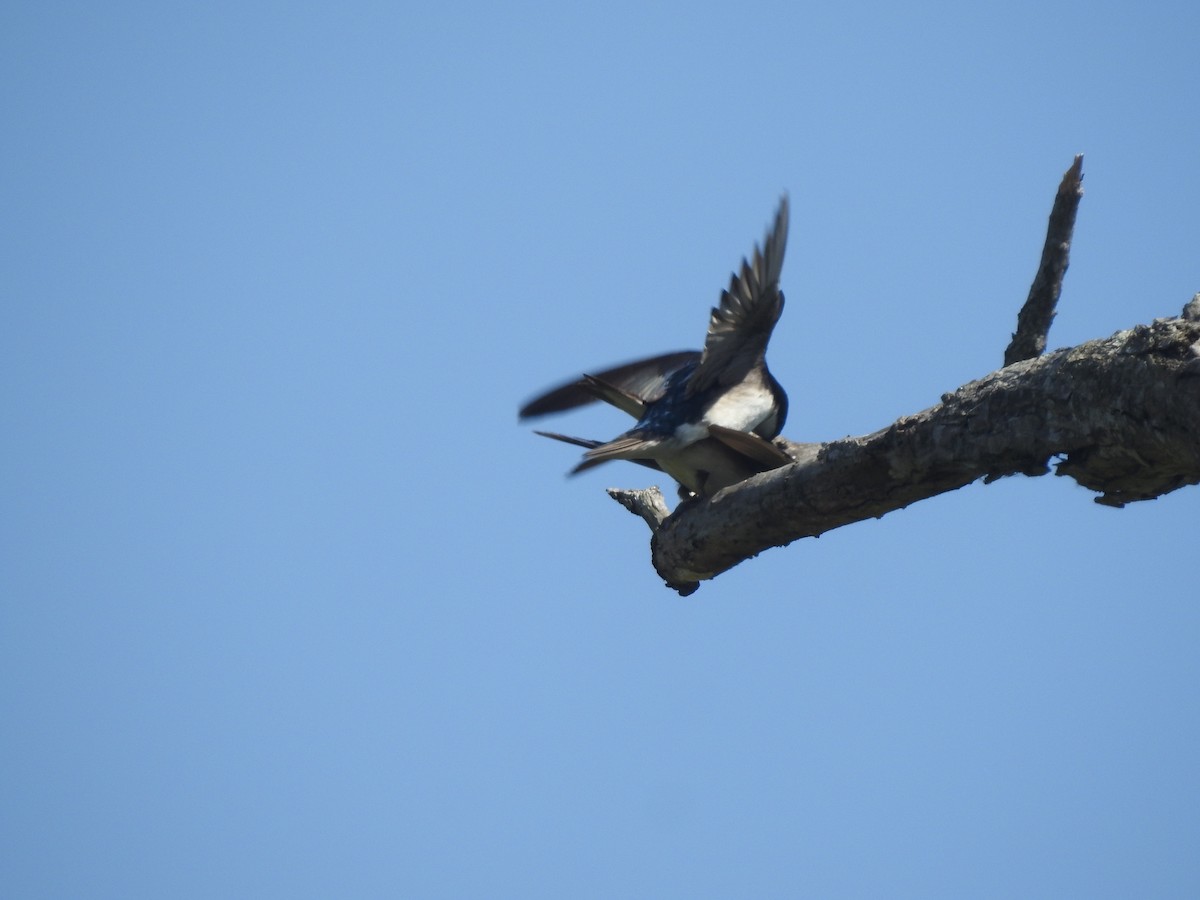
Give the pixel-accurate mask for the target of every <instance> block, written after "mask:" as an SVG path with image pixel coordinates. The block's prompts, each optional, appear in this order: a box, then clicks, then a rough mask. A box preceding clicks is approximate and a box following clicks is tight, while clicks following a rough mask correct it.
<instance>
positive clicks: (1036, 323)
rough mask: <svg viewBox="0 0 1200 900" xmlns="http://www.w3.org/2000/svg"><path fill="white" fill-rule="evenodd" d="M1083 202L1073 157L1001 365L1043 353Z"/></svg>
mask: <svg viewBox="0 0 1200 900" xmlns="http://www.w3.org/2000/svg"><path fill="white" fill-rule="evenodd" d="M1082 198H1083V154H1082V153H1080V154H1079V155H1078V156H1076V157H1075V162H1073V163H1071V168H1069V169H1067V171H1066V173H1065V174H1064V175H1063V177H1062V182H1061V183H1060V184H1059V185H1058V193H1057V194H1055V196H1054V206H1053V207H1051V209H1050V222H1049V224H1048V225H1047V227H1046V243H1045V244H1044V245H1043V246H1042V261H1041V263H1039V265H1038V270H1037V274H1036V275H1035V276H1034V278H1033V284H1032V285H1031V286H1030V288H1029V296H1028V297H1027V298H1026V300H1025V305H1024V306H1022V307H1021V312H1020V313H1018V314H1017V331H1016V333H1015V334H1014V335H1013V336H1012V341H1011V343H1009V345H1008V349H1007V350H1005V351H1004V364H1005V365H1006V366H1011V365H1012V364H1013V363H1015V362H1020V361H1021V360H1023V359H1033V358H1034V357H1035V356H1041V355H1042V354H1043V353H1045V352H1046V336H1047V335H1048V334H1049V333H1050V324H1051V323H1052V322H1053V321H1054V308H1055V307H1056V306H1057V305H1058V297H1059V295H1060V294H1061V293H1062V283H1063V276H1064V275H1066V274H1067V266H1068V265H1069V264H1070V261H1071V236H1072V234H1074V232H1075V214H1076V213H1077V212H1078V211H1079V201H1080V200H1081V199H1082Z"/></svg>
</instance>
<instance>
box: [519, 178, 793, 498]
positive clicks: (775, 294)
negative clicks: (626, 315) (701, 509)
mask: <svg viewBox="0 0 1200 900" xmlns="http://www.w3.org/2000/svg"><path fill="white" fill-rule="evenodd" d="M787 230H788V203H787V197H786V196H785V197H784V198H783V199H782V200H781V201H780V204H779V211H778V212H777V213H776V215H775V222H774V225H773V226H772V227H771V229H770V231H769V232H768V233H767V236H766V238H765V240H764V241H763V248H762V250H761V251H760V250H759V248H758V247H755V248H754V257H753V261H752V262H747V261H746V260H744V259H743V260H742V266H741V272H740V274H738V273H735V274H734V275H733V276H732V277H731V278H730V282H729V288H728V289H727V290H725V291H722V293H721V299H720V303H719V304H718V305H717V306H716V307H715V308H714V309H713V310H712V314H711V316H710V318H709V325H708V335H707V337H706V339H705V342H704V350H703V351H695V350H683V351H677V352H674V353H666V354H663V355H661V356H654V357H650V358H649V359H644V360H637V361H635V362H631V363H626V364H624V365H621V366H616V367H614V368H611V369H607V370H604V371H602V372H599V373H597V374H596V375H584V376H583V377H582V378H579V379H576V380H574V381H571V382H568V383H567V384H564V385H560V386H559V387H557V388H554V389H553V390H550V391H548V392H546V393H545V394H542V395H540V396H538V397H535V398H534V399H533V400H531V401H529V402H528V403H526V404H525V405H524V406H523V407H521V410H520V416H521V418H523V419H524V418H529V417H533V416H540V415H545V414H547V413H552V412H561V411H564V410H567V409H572V408H574V407H576V406H581V405H583V404H585V403H589V402H591V401H593V400H603V401H605V402H606V403H609V404H611V405H613V406H615V407H617V408H618V409H620V410H622V411H624V412H626V413H628V414H629V415H631V416H633V417H634V418H635V419H637V424H636V425H634V427H633V428H631V429H630V430H628V431H626V432H624V433H623V434H620V435H618V436H617V437H615V438H613V439H612V440H611V441H607V442H603V443H601V442H597V441H590V440H587V439H584V438H571V437H567V436H565V435H560V434H555V433H548V432H538V433H539V434H543V435H545V436H546V437H551V438H554V439H556V440H562V441H566V442H567V443H572V444H576V445H579V446H583V447H585V448H587V450H586V452H585V453H584V455H583V461H582V462H581V463H580V464H579V465H578V466H576V467H575V468H574V469H573V470H572V473H571V474H575V473H576V472H581V471H583V470H585V469H589V468H591V467H593V466H597V465H599V464H601V463H603V462H608V461H609V460H613V459H627V460H631V461H633V462H639V463H641V464H643V465H649V466H651V467H652V468H658V469H662V470H663V471H665V472H667V473H668V474H669V475H671V476H672V477H673V478H675V480H677V481H678V482H679V483H680V484H681V485H683V486H684V487H685V488H687V489H688V490H690V491H691V492H692V493H694V494H697V495H701V496H707V495H710V494H712V493H715V492H716V491H717V490H720V489H721V488H723V487H726V486H728V485H730V484H734V483H736V482H738V481H742V480H744V479H745V478H748V477H749V476H750V475H753V474H755V473H757V472H762V471H765V470H766V469H770V468H775V467H776V466H779V465H783V464H784V463H786V462H789V461H790V459H789V457H787V456H786V454H784V453H783V452H782V451H781V450H779V449H778V448H777V447H775V445H774V444H771V443H770V441H771V440H772V439H773V438H775V437H776V436H778V434H779V432H780V431H781V430H782V429H783V424H784V421H785V419H786V418H787V394H785V393H784V390H783V388H782V387H781V386H780V384H779V382H778V381H776V380H775V378H774V376H772V375H771V373H770V371H769V370H768V369H767V363H766V351H767V343H768V341H769V340H770V338H771V333H772V331H773V330H774V328H775V323H776V322H778V321H779V316H780V314H781V313H782V312H783V293H782V292H781V291H780V290H779V275H780V270H781V269H782V267H783V254H784V248H785V246H786V244H787Z"/></svg>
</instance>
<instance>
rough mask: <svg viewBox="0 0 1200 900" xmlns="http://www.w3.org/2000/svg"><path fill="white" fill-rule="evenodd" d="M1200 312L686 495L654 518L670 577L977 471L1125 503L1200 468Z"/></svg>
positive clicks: (989, 380) (1172, 485)
mask: <svg viewBox="0 0 1200 900" xmlns="http://www.w3.org/2000/svg"><path fill="white" fill-rule="evenodd" d="M1197 360H1200V321H1197V320H1195V319H1187V318H1178V319H1166V320H1159V321H1156V322H1155V323H1154V324H1152V325H1148V326H1147V325H1139V326H1138V327H1136V328H1134V329H1132V330H1130V331H1123V332H1120V333H1118V334H1116V335H1114V336H1113V337H1111V338H1107V339H1105V340H1098V341H1089V342H1088V343H1086V344H1081V345H1080V346H1078V347H1072V348H1069V349H1065V350H1058V351H1055V352H1054V353H1050V354H1047V355H1045V356H1041V357H1038V358H1037V359H1032V360H1026V361H1024V362H1020V363H1017V364H1015V365H1012V366H1008V367H1006V368H1003V369H1001V370H999V371H997V372H993V373H992V374H990V375H988V376H987V377H985V378H982V379H980V380H979V381H974V382H971V383H970V384H966V385H964V386H963V387H961V388H959V389H958V390H956V391H954V392H953V393H951V394H947V395H945V396H944V397H943V398H942V402H941V403H940V404H938V405H937V406H934V407H932V408H930V409H927V410H925V411H924V412H920V413H917V414H916V415H913V416H906V417H904V418H902V419H900V420H899V421H897V422H895V423H894V424H892V425H890V426H888V427H887V428H884V429H882V430H881V431H877V432H875V433H874V434H869V435H866V436H864V437H858V438H846V439H844V440H840V441H831V442H829V443H827V444H824V445H821V447H820V449H819V451H818V453H817V454H816V458H815V460H813V461H810V462H803V463H796V464H793V465H789V466H784V467H783V468H780V469H775V470H774V471H771V472H764V473H763V474H762V475H757V476H755V477H754V478H751V479H748V480H747V481H744V482H741V483H740V484H736V485H733V486H732V487H729V488H727V489H725V490H724V491H721V492H720V493H718V494H717V495H716V496H714V497H712V498H711V499H710V500H705V501H695V502H692V503H685V504H683V505H681V506H680V507H679V509H678V510H676V512H675V514H674V515H672V516H670V517H669V518H668V519H667V520H666V521H665V522H664V523H663V524H662V526H661V527H660V528H659V529H658V530H657V531H656V532H655V534H654V538H653V540H652V542H651V547H652V555H653V561H654V567H655V568H656V569H657V570H658V573H659V574H660V575H661V576H662V577H663V579H664V580H666V581H667V582H668V583H669V584H674V583H679V582H682V581H702V580H704V579H707V578H712V577H714V576H715V575H717V574H719V573H721V572H723V571H725V570H726V569H729V568H731V567H732V566H735V565H737V564H738V563H739V562H741V561H742V560H745V559H749V558H750V557H752V556H755V555H757V554H758V553H760V552H762V551H763V550H765V549H767V548H769V547H779V546H783V545H785V544H788V543H790V542H792V541H794V540H796V539H797V538H802V537H810V536H816V535H820V534H822V533H824V532H826V531H829V530H831V529H833V528H837V527H839V526H841V525H848V524H850V523H852V522H860V521H862V520H864V519H870V518H879V517H880V516H882V515H884V514H885V513H888V512H891V511H893V510H896V509H902V508H903V507H905V506H908V505H909V504H910V503H915V502H916V501H918V500H924V499H926V498H928V497H933V496H936V495H937V494H941V493H944V492H946V491H952V490H955V489H956V488H960V487H963V486H964V485H967V484H970V483H971V482H972V481H975V480H976V479H978V478H987V479H989V480H994V479H996V478H999V477H1002V476H1004V475H1012V474H1025V475H1040V474H1044V473H1046V472H1047V471H1049V468H1048V464H1049V462H1050V460H1051V459H1052V458H1053V457H1056V456H1060V457H1063V460H1062V461H1061V462H1059V463H1058V466H1057V474H1059V475H1067V476H1070V477H1071V478H1074V479H1075V480H1076V481H1077V482H1078V483H1079V484H1081V485H1083V486H1084V487H1086V488H1090V489H1091V490H1094V491H1099V492H1101V496H1100V497H1098V498H1096V499H1097V502H1100V503H1104V504H1107V505H1110V506H1122V505H1124V504H1125V503H1128V502H1131V501H1134V500H1148V499H1151V498H1153V497H1157V496H1159V495H1161V494H1165V493H1167V492H1169V491H1173V490H1175V489H1177V488H1179V487H1182V486H1184V485H1188V484H1196V483H1197V482H1200V377H1193V376H1194V375H1195V374H1196V373H1195V365H1194V364H1195V362H1196V361H1197Z"/></svg>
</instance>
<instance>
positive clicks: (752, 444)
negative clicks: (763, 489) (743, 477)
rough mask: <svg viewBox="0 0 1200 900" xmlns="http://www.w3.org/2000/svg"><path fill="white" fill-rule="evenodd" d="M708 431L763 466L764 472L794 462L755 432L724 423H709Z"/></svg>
mask: <svg viewBox="0 0 1200 900" xmlns="http://www.w3.org/2000/svg"><path fill="white" fill-rule="evenodd" d="M708 433H709V434H710V435H711V436H712V437H713V438H714V439H715V440H718V441H720V442H721V443H722V444H724V445H725V446H726V447H728V448H729V449H730V450H735V451H737V452H738V453H740V454H742V455H743V456H745V457H747V458H749V459H752V460H754V462H756V463H758V464H759V465H761V466H763V467H764V468H763V471H764V472H765V471H768V470H770V469H778V468H779V467H780V466H786V465H787V464H788V463H790V462H792V458H791V457H790V456H788V455H787V454H786V453H784V452H783V451H782V450H780V449H779V448H778V447H776V446H775V445H774V444H772V443H771V442H770V441H764V440H763V439H762V438H760V437H759V436H758V435H757V434H754V433H753V432H747V431H736V430H734V429H732V428H726V427H725V426H723V425H709V426H708Z"/></svg>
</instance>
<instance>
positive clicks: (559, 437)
mask: <svg viewBox="0 0 1200 900" xmlns="http://www.w3.org/2000/svg"><path fill="white" fill-rule="evenodd" d="M534 434H540V435H541V436H542V437H548V438H550V439H551V440H555V441H562V442H563V443H564V444H574V445H575V446H576V447H583V448H584V449H587V450H593V449H595V448H596V447H599V446H600V445H601V444H602V443H604V442H603V441H593V440H591V439H590V438H581V437H571V436H570V435H569V434H559V433H558V432H557V431H535V432H534ZM602 462H604V460H602V459H601V460H597V461H596V462H594V463H591V464H588V463H580V464H579V467H578V468H576V469H575V471H573V472H572V473H571V474H572V475H574V474H575V472H578V471H580V469H584V468H591V467H592V466H598V465H600V463H602ZM630 462H635V463H637V464H638V465H639V466H645V467H646V468H647V469H654V470H655V471H656V472H661V471H662V469H661V468H660V466H659V465H658V463H656V462H655V461H654V460H652V459H631V460H630Z"/></svg>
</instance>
